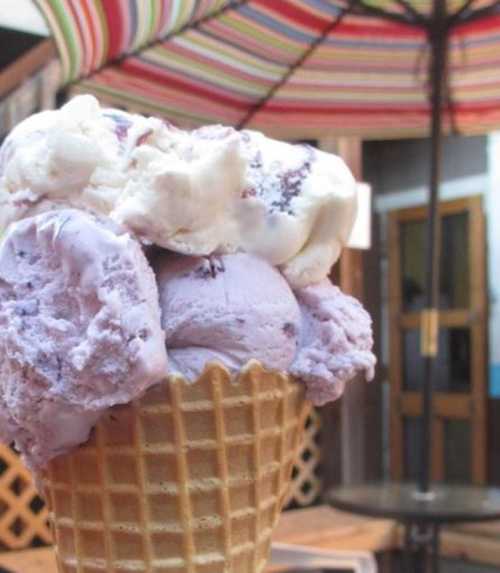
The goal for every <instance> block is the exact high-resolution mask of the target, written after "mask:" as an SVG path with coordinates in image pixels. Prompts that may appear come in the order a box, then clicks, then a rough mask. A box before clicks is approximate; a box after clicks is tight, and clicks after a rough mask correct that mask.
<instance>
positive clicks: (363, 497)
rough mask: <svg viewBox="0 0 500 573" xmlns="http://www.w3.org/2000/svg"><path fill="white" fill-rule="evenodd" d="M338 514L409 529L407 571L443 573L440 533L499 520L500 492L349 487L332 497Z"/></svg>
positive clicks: (443, 487)
mask: <svg viewBox="0 0 500 573" xmlns="http://www.w3.org/2000/svg"><path fill="white" fill-rule="evenodd" d="M328 502H329V503H330V505H331V506H332V507H334V508H336V509H340V510H342V511H348V512H351V513H356V514H359V515H367V516H370V517H385V518H392V519H395V520H397V521H398V522H400V523H401V524H402V525H403V526H404V530H405V536H404V545H403V554H404V563H405V570H406V571H407V572H412V573H413V572H414V573H422V572H423V571H426V564H427V563H428V561H429V557H430V569H429V570H430V571H432V573H438V571H439V533H440V527H441V526H442V525H445V524H450V523H459V522H462V523H463V522H478V521H490V520H495V519H500V489H497V488H487V487H479V486H466V485H464V486H458V485H437V484H436V485H433V488H432V490H431V492H430V493H429V494H425V495H423V494H419V493H417V487H416V485H415V484H405V483H380V484H364V485H357V486H344V487H339V488H335V489H333V490H331V491H330V492H329V493H328Z"/></svg>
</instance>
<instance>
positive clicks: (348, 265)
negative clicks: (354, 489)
mask: <svg viewBox="0 0 500 573" xmlns="http://www.w3.org/2000/svg"><path fill="white" fill-rule="evenodd" d="M318 143H319V147H320V149H323V150H324V151H328V152H332V153H337V154H338V155H339V156H340V157H342V159H343V160H344V161H345V162H346V164H347V165H348V166H349V168H350V170H351V171H352V173H353V175H354V177H355V179H356V180H357V181H360V180H361V179H362V160H361V157H362V145H361V140H360V139H358V138H350V137H347V138H346V137H344V138H337V139H334V138H331V137H328V138H324V139H321V140H320V141H319V142H318ZM337 266H338V267H339V268H340V288H341V289H342V290H343V291H344V292H345V293H347V294H350V295H352V296H355V297H356V298H358V299H360V300H361V301H362V300H363V295H364V293H363V252H362V251H359V250H353V249H344V251H343V253H342V256H341V258H340V261H339V263H338V265H337ZM366 403H367V392H366V384H365V382H364V380H362V379H361V378H360V377H358V378H356V379H355V380H352V381H351V382H350V383H349V384H348V385H347V386H346V389H345V391H344V394H343V396H342V401H341V406H340V408H341V420H340V423H341V458H342V462H341V474H342V481H343V482H344V483H359V482H362V481H364V480H365V477H366V469H365V468H366V465H365V464H366V451H367V442H366V435H365V427H366V426H365V424H366V425H368V426H369V425H370V421H369V420H366V419H365V424H359V423H358V420H360V419H362V418H364V414H365V412H366Z"/></svg>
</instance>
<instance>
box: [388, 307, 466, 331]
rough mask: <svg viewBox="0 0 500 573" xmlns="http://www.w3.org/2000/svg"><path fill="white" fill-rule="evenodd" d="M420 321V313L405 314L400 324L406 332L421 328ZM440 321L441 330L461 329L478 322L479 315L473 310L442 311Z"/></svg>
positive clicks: (401, 317)
mask: <svg viewBox="0 0 500 573" xmlns="http://www.w3.org/2000/svg"><path fill="white" fill-rule="evenodd" d="M420 320H421V319H420V313H419V312H405V313H401V315H400V318H399V324H400V326H401V328H403V329H405V330H408V329H411V328H420ZM438 320H439V326H440V327H441V328H460V327H464V326H469V325H470V324H471V323H472V322H473V321H475V320H477V314H476V313H475V312H474V311H473V310H472V309H470V310H469V309H453V310H441V311H440V312H439V317H438Z"/></svg>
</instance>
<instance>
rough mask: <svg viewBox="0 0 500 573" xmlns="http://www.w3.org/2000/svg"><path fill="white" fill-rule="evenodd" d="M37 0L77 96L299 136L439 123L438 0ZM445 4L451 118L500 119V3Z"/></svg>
mask: <svg viewBox="0 0 500 573" xmlns="http://www.w3.org/2000/svg"><path fill="white" fill-rule="evenodd" d="M37 2H38V4H39V6H40V7H41V8H42V10H43V12H44V13H45V15H46V17H47V20H48V23H49V25H50V27H51V29H52V31H53V35H54V37H55V39H56V42H57V45H58V48H59V52H60V56H61V61H62V63H63V69H64V82H65V83H68V82H74V84H73V87H72V90H73V92H80V91H81V92H87V93H94V94H96V95H97V96H98V97H100V99H101V100H103V101H106V102H108V103H110V104H113V105H118V106H120V105H121V106H124V107H127V108H129V109H134V110H136V111H140V112H145V113H153V114H160V115H164V116H167V117H168V118H169V119H171V120H173V121H177V122H178V123H179V124H182V125H185V126H186V125H187V126H195V125H198V124H204V123H212V122H222V123H229V124H231V125H239V124H243V123H245V124H247V125H248V126H249V127H252V128H255V129H261V130H264V131H266V132H267V133H270V132H271V133H275V134H276V133H277V134H280V135H282V136H288V137H292V136H293V137H297V136H298V137H318V136H319V135H321V134H324V133H330V134H331V133H332V132H333V133H340V134H343V135H349V134H352V135H354V134H358V135H363V137H365V138H367V137H377V138H383V137H385V138H387V137H403V136H415V135H419V134H424V133H428V132H429V126H430V105H429V90H428V75H429V65H430V64H429V55H430V53H429V34H428V31H427V30H426V28H425V25H424V23H423V16H424V17H425V16H427V15H429V14H431V12H432V6H433V3H432V0H239V1H228V0H198V1H195V0H151V1H148V2H144V1H143V0H127V1H124V0H37ZM492 6H493V8H492ZM446 9H447V12H448V14H452V13H454V14H455V15H456V16H455V20H454V22H453V27H452V29H451V30H450V34H449V44H448V66H447V71H446V75H447V77H446V90H445V93H444V103H443V111H444V113H443V125H444V127H445V129H446V128H447V127H450V126H451V127H454V128H455V129H456V130H458V131H460V132H462V133H478V132H484V131H486V130H489V129H492V128H494V127H500V6H499V5H498V3H497V2H492V0H468V1H467V0H448V2H447V6H446ZM485 11H486V12H488V13H489V17H488V18H487V19H484V18H483V19H480V18H479V17H472V18H471V14H472V12H474V13H475V15H477V16H480V15H481V14H482V13H484V12H485ZM465 20H467V21H465Z"/></svg>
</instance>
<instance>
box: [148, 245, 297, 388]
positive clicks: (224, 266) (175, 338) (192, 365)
mask: <svg viewBox="0 0 500 573" xmlns="http://www.w3.org/2000/svg"><path fill="white" fill-rule="evenodd" d="M154 268H155V271H156V275H157V280H158V287H159V292H160V305H161V310H162V326H163V328H164V330H165V335H166V344H167V349H168V355H169V364H170V369H171V370H177V371H178V372H180V373H182V374H183V375H184V376H186V377H187V378H188V379H194V378H196V377H197V376H198V374H200V373H201V372H202V371H203V368H204V367H205V365H206V364H207V363H208V362H210V361H219V362H222V363H223V364H224V365H225V366H227V367H228V368H230V369H238V368H240V367H241V366H242V365H244V364H246V363H247V362H248V361H249V360H250V359H251V358H254V359H256V360H259V361H260V362H261V363H262V364H263V365H264V366H266V367H267V368H271V369H277V370H287V369H288V367H289V365H290V364H291V362H292V361H293V359H294V356H295V353H296V351H297V343H298V333H299V327H300V311H299V307H298V305H297V302H296V300H295V297H294V296H293V293H292V291H291V289H290V287H289V286H288V284H287V282H286V281H285V279H284V278H283V277H282V276H281V274H280V273H279V272H278V271H277V270H276V269H274V268H273V267H272V266H271V265H269V263H267V262H266V261H264V260H262V259H259V258H258V257H255V256H252V255H248V254H244V253H239V254H234V255H225V256H220V257H211V258H200V257H185V256H179V255H171V254H170V255H162V256H160V257H159V258H158V260H157V261H156V264H154Z"/></svg>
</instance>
